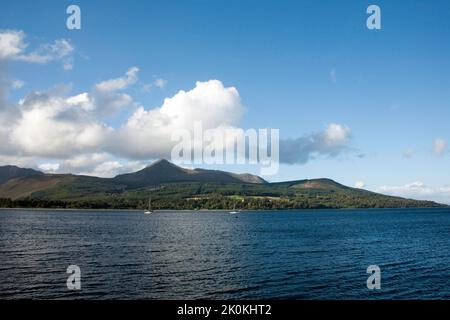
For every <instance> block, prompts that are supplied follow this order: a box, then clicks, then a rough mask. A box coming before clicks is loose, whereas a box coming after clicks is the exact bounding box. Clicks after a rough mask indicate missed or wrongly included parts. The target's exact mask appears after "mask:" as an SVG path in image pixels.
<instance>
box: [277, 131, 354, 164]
mask: <svg viewBox="0 0 450 320" xmlns="http://www.w3.org/2000/svg"><path fill="white" fill-rule="evenodd" d="M350 132H351V130H350V128H349V127H347V126H344V125H341V124H337V123H331V124H329V125H327V127H326V128H325V130H323V131H321V132H315V133H310V134H306V135H304V136H302V137H300V138H297V139H286V140H280V161H281V162H283V163H288V164H304V163H307V162H308V161H309V160H311V159H314V158H316V157H318V156H325V157H336V156H338V155H340V154H341V153H343V152H345V151H348V150H349V143H350V138H351V137H350Z"/></svg>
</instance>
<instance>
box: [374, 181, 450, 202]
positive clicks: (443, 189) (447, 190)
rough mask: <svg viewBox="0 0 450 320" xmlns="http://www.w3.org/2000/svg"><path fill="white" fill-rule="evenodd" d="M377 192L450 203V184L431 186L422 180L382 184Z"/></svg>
mask: <svg viewBox="0 0 450 320" xmlns="http://www.w3.org/2000/svg"><path fill="white" fill-rule="evenodd" d="M376 192H379V193H384V194H388V195H393V196H399V197H406V198H413V199H419V200H434V201H438V202H443V203H450V186H440V187H431V186H427V185H426V184H425V183H423V182H421V181H415V182H412V183H408V184H405V185H399V186H387V185H384V186H380V187H379V188H377V189H376Z"/></svg>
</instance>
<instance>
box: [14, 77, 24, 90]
mask: <svg viewBox="0 0 450 320" xmlns="http://www.w3.org/2000/svg"><path fill="white" fill-rule="evenodd" d="M24 85H25V82H23V81H22V80H18V79H15V80H13V81H11V88H12V89H20V88H22V87H23V86H24Z"/></svg>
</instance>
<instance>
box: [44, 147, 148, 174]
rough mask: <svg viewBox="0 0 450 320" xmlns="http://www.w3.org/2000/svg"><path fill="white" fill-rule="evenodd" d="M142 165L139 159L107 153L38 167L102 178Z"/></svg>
mask: <svg viewBox="0 0 450 320" xmlns="http://www.w3.org/2000/svg"><path fill="white" fill-rule="evenodd" d="M144 167H145V164H144V163H142V162H140V161H126V160H122V159H115V158H114V157H112V156H111V155H109V154H107V153H92V154H82V155H76V156H74V157H72V158H69V159H66V160H63V161H61V162H49V163H42V164H41V165H39V169H40V170H42V171H44V172H47V173H73V174H81V175H88V176H96V177H104V178H111V177H114V176H116V175H118V174H121V173H128V172H134V171H137V170H140V169H143V168H144Z"/></svg>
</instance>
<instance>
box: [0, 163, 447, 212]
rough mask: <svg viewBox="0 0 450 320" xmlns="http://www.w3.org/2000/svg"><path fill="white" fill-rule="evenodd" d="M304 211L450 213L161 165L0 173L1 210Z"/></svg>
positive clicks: (307, 184)
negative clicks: (112, 173)
mask: <svg viewBox="0 0 450 320" xmlns="http://www.w3.org/2000/svg"><path fill="white" fill-rule="evenodd" d="M149 197H151V198H152V207H153V208H154V209H155V210H231V209H232V208H236V209H237V210H302V209H370V208H421V207H422V208H434V207H448V206H447V205H443V204H439V203H436V202H432V201H423V200H414V199H405V198H400V197H393V196H387V195H383V194H379V193H375V192H371V191H368V190H364V189H358V188H352V187H348V186H345V185H342V184H340V183H338V182H336V181H333V180H331V179H327V178H320V179H304V180H294V181H285V182H273V183H271V182H267V181H265V180H264V179H262V178H261V177H258V176H255V175H251V174H236V173H231V172H225V171H218V170H205V169H186V168H182V167H179V166H176V165H174V164H173V163H171V162H169V161H167V160H164V159H162V160H158V161H156V162H154V163H153V164H151V165H150V166H148V167H146V168H144V169H142V170H140V171H137V172H133V173H128V174H122V175H118V176H116V177H114V178H99V177H92V176H77V175H73V174H46V173H43V172H40V171H36V170H33V169H23V168H19V167H15V166H4V167H0V207H2V208H33V209H37V208H48V209H83V210H87V209H94V210H97V209H104V210H144V209H146V208H147V207H148V201H149Z"/></svg>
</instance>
